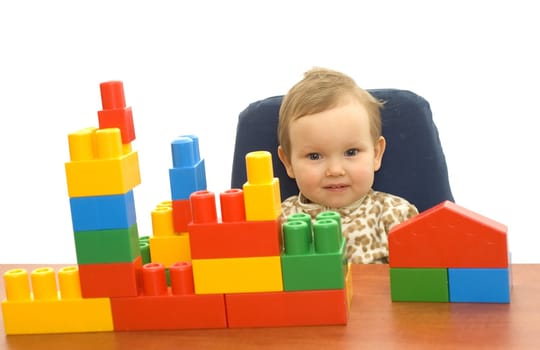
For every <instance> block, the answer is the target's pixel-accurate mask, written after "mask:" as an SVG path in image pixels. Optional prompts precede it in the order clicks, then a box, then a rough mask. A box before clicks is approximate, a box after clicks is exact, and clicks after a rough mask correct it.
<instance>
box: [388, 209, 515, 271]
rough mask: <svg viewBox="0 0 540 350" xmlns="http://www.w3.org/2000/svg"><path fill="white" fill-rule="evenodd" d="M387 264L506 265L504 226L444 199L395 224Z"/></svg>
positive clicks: (488, 266) (465, 266) (444, 266)
mask: <svg viewBox="0 0 540 350" xmlns="http://www.w3.org/2000/svg"><path fill="white" fill-rule="evenodd" d="M388 245H389V247H388V249H389V254H390V266H391V267H442V268H451V267H455V268H460V267H462V268H470V267H477V268H506V267H508V244H507V227H506V226H505V225H503V224H500V223H498V222H496V221H493V220H491V219H489V218H486V217H483V216H481V215H479V214H477V213H474V212H472V211H470V210H468V209H465V208H462V207H460V206H458V205H457V204H455V203H453V202H450V201H445V202H442V203H441V204H439V205H437V206H435V207H433V208H431V209H428V210H426V211H424V212H422V213H420V214H419V215H417V216H415V217H414V218H412V219H410V220H408V221H406V222H403V223H401V224H399V225H397V226H395V227H394V228H393V229H392V231H391V232H390V234H389V237H388Z"/></svg>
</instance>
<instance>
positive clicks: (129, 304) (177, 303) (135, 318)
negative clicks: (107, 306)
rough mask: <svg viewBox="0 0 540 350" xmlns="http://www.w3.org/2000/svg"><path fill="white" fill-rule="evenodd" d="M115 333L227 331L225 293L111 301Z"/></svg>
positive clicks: (127, 298)
mask: <svg viewBox="0 0 540 350" xmlns="http://www.w3.org/2000/svg"><path fill="white" fill-rule="evenodd" d="M111 309H112V315H113V323H114V330H115V331H131V330H172V329H195V328H227V315H226V313H225V298H224V296H223V294H207V295H195V294H192V295H172V294H170V289H169V294H168V295H165V296H137V297H124V298H111Z"/></svg>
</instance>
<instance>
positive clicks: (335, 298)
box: [225, 289, 348, 328]
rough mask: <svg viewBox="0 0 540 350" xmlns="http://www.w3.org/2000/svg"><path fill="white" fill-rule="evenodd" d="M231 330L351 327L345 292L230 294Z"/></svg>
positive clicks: (226, 297) (228, 309) (229, 316)
mask: <svg viewBox="0 0 540 350" xmlns="http://www.w3.org/2000/svg"><path fill="white" fill-rule="evenodd" d="M225 302H226V304H227V318H228V321H229V327H230V328H241V327H288V326H313V325H339V324H342V325H344V324H347V319H348V305H347V304H348V301H347V293H346V291H345V289H335V290H311V291H296V292H270V293H244V294H226V295H225Z"/></svg>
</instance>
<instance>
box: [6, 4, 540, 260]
mask: <svg viewBox="0 0 540 350" xmlns="http://www.w3.org/2000/svg"><path fill="white" fill-rule="evenodd" d="M353 4H354V6H353ZM536 8H537V5H536V4H535V2H534V1H529V2H528V1H519V0H512V1H456V0H454V1H446V2H445V1H428V0H426V1H410V0H409V1H381V0H377V1H350V2H347V1H337V0H334V1H324V2H323V1H309V2H308V1H291V0H287V1H279V0H273V1H230V0H229V1H189V2H188V1H158V0H153V1H111V0H108V1H95V0H94V1H88V2H77V1H54V0H49V1H24V0H19V1H9V2H8V1H3V2H1V4H0V167H1V168H0V169H1V171H0V203H1V206H0V237H1V241H0V263H74V262H76V258H75V249H74V243H73V233H72V227H71V218H70V211H69V200H68V195H67V187H66V182H65V173H64V163H65V162H66V161H68V160H69V153H68V144H67V134H68V133H70V132H73V131H76V130H79V129H82V128H84V127H88V126H97V111H98V110H99V109H101V100H100V94H99V83H101V82H104V81H108V80H122V81H123V82H124V88H125V95H126V102H127V105H128V106H131V107H132V108H133V115H134V120H135V130H136V134H137V139H136V140H135V141H134V143H133V147H134V149H135V150H137V151H138V152H139V157H140V168H141V176H142V183H141V185H139V186H138V187H137V188H136V189H135V198H136V208H137V221H138V224H139V234H140V235H141V236H142V235H149V234H150V233H151V222H150V211H151V210H152V209H153V207H154V206H155V205H156V204H157V203H158V202H161V201H163V200H167V199H169V197H170V193H169V183H168V181H169V180H168V169H169V168H170V167H171V165H172V161H171V154H170V142H171V141H172V139H173V138H174V137H176V136H178V135H182V134H195V135H197V136H198V137H199V138H200V146H201V154H202V157H203V158H204V159H205V162H206V174H207V181H208V189H209V190H211V191H214V192H216V193H219V192H221V191H223V190H226V189H229V186H230V173H231V163H232V151H233V143H234V133H235V127H236V120H237V117H238V113H239V112H240V111H241V110H243V109H244V108H245V107H246V106H247V105H248V104H249V103H250V102H253V101H255V100H258V99H262V98H265V97H268V96H272V95H280V94H284V93H286V91H287V89H288V88H289V87H290V86H291V85H292V84H293V83H295V82H296V81H298V80H299V79H300V78H301V76H302V73H303V72H304V71H305V70H307V69H309V68H311V67H312V66H316V65H318V66H326V67H329V68H334V69H337V70H341V71H343V72H345V73H348V74H349V75H351V76H352V77H354V78H355V79H356V81H357V83H358V84H359V85H361V86H362V87H365V88H400V89H409V90H412V91H414V92H416V93H418V94H420V95H422V96H423V97H425V98H426V99H427V100H428V101H429V102H430V103H431V107H432V110H433V113H434V118H435V122H436V123H437V125H438V127H439V132H440V136H441V140H442V143H443V147H444V150H445V153H446V157H447V161H448V167H449V171H450V178H451V185H452V188H453V192H454V195H455V199H456V202H457V203H458V204H460V205H462V206H464V207H466V208H468V209H471V210H473V211H476V212H478V213H480V214H482V215H484V216H487V217H490V218H492V219H494V220H496V221H499V222H502V223H504V224H506V225H508V227H509V241H510V249H511V251H512V255H513V261H514V262H519V263H523V262H536V263H538V262H540V259H539V257H538V253H537V251H538V242H539V240H538V235H539V234H540V232H539V225H537V224H536V220H537V219H538V217H539V216H540V212H539V210H538V208H539V205H538V203H539V201H538V198H540V191H539V185H538V182H539V181H538V180H539V171H538V164H537V163H538V150H539V147H538V143H539V142H538V139H539V131H538V117H539V108H538V101H539V95H540V91H539V89H538V82H539V81H540V69H539V68H538V67H539V64H540V54H539V53H538V45H539V44H538V43H539V34H538V33H540V21H538V11H537V10H536ZM479 253H480V252H479Z"/></svg>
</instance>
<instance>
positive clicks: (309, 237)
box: [281, 214, 348, 291]
mask: <svg viewBox="0 0 540 350" xmlns="http://www.w3.org/2000/svg"><path fill="white" fill-rule="evenodd" d="M327 215H330V217H327ZM327 215H325V216H323V217H321V218H319V217H318V218H317V219H316V220H315V221H314V222H313V224H311V225H310V220H307V219H306V218H305V217H302V216H300V215H296V214H295V215H292V216H291V217H289V218H288V220H287V222H286V223H284V224H283V238H284V248H285V249H284V252H283V254H282V255H281V268H282V274H283V289H284V290H285V291H298V290H326V289H343V288H345V276H346V275H347V269H348V264H347V258H346V253H345V240H344V239H343V237H342V236H341V230H340V218H339V214H337V215H338V216H337V218H336V217H335V216H334V215H331V214H327Z"/></svg>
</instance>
